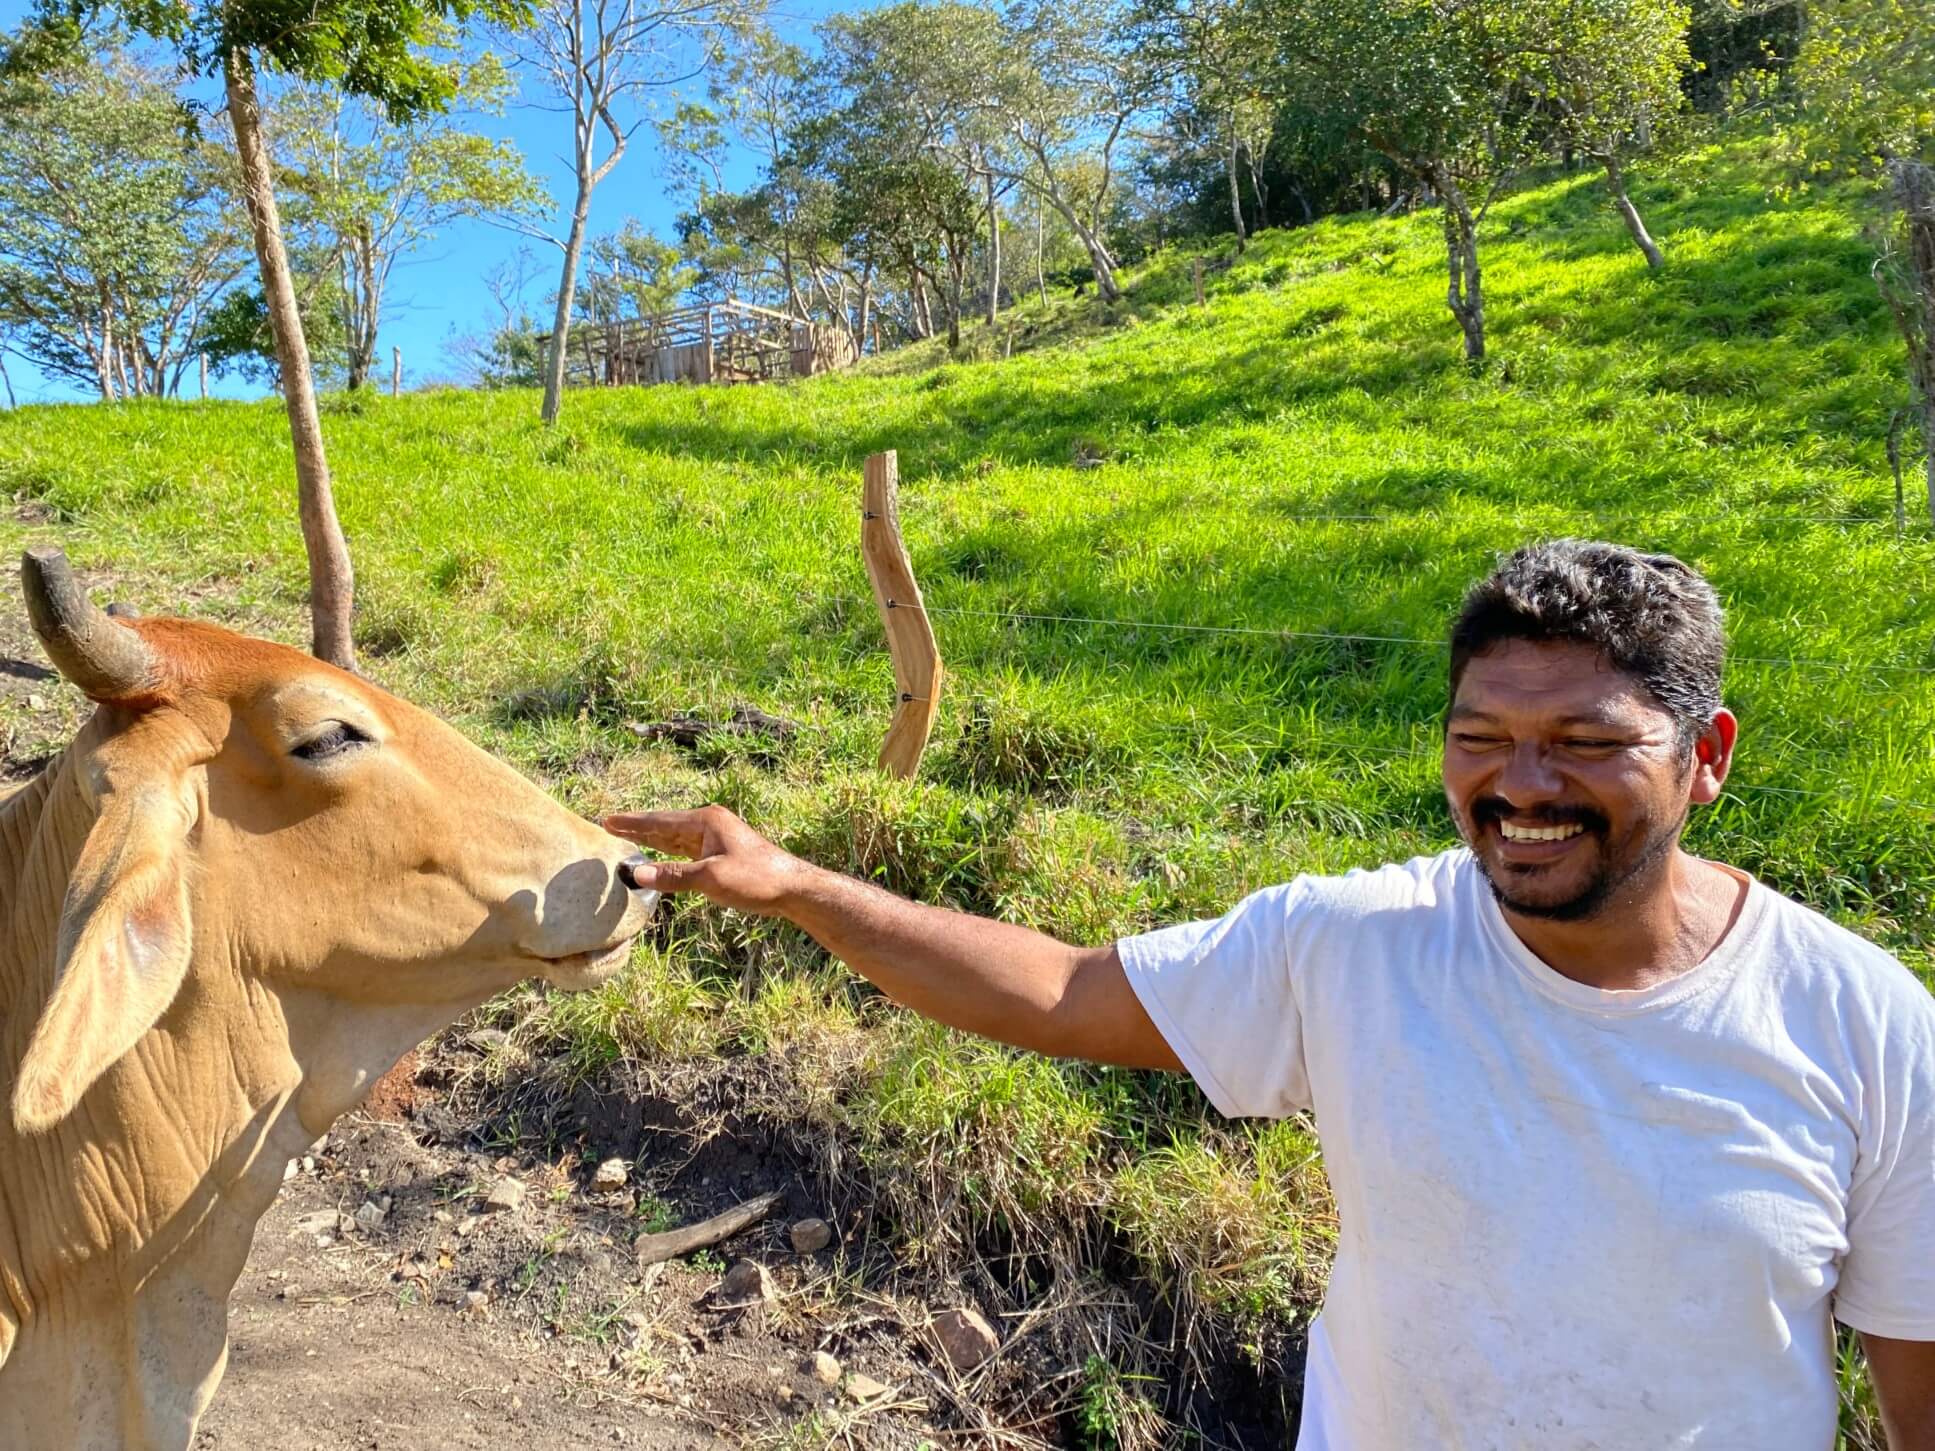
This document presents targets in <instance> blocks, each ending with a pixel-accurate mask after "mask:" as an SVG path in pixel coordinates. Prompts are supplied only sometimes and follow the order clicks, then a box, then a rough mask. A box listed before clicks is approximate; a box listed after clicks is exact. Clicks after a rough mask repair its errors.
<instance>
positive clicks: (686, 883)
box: [631, 857, 714, 892]
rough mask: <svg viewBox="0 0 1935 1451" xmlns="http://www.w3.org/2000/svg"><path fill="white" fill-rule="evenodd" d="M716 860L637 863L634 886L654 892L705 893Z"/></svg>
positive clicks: (632, 876) (632, 875) (710, 858)
mask: <svg viewBox="0 0 1935 1451" xmlns="http://www.w3.org/2000/svg"><path fill="white" fill-rule="evenodd" d="M713 861H714V858H712V857H706V858H704V859H703V860H701V861H696V862H635V863H633V865H632V869H631V878H632V883H633V885H635V886H637V887H639V888H641V889H644V890H649V891H654V892H703V891H705V890H706V889H707V887H708V886H710V885H711V880H712V863H713Z"/></svg>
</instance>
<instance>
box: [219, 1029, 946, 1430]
mask: <svg viewBox="0 0 1935 1451" xmlns="http://www.w3.org/2000/svg"><path fill="white" fill-rule="evenodd" d="M457 1056H458V1057H459V1059H461V1057H462V1054H461V1053H459V1054H458V1055H457ZM460 1067H461V1063H460V1064H459V1068H460ZM452 1071H453V1068H452V1065H451V1063H450V1061H449V1056H448V1055H443V1056H440V1057H438V1058H436V1059H435V1060H434V1061H431V1062H428V1063H427V1064H426V1066H425V1068H424V1070H423V1076H425V1077H426V1078H429V1079H430V1080H431V1081H432V1082H434V1081H436V1080H437V1079H438V1078H439V1076H441V1075H448V1074H450V1073H451V1072H452ZM417 1094H418V1104H417V1111H416V1115H415V1117H414V1118H412V1119H411V1120H410V1121H408V1122H405V1123H400V1124H389V1123H382V1122H379V1121H377V1120H375V1119H373V1118H370V1117H369V1116H368V1115H367V1114H365V1113H361V1112H359V1113H358V1114H356V1115H353V1116H351V1117H350V1118H347V1119H345V1120H343V1121H342V1122H341V1123H339V1124H338V1126H337V1128H336V1130H335V1131H333V1132H332V1133H331V1134H330V1135H329V1136H328V1138H327V1140H326V1141H325V1143H324V1145H323V1147H322V1148H321V1149H320V1150H318V1151H317V1152H316V1153H314V1154H313V1155H312V1156H310V1158H309V1159H308V1160H307V1161H305V1162H302V1163H299V1164H298V1165H297V1166H296V1168H295V1170H294V1171H293V1173H292V1177H291V1178H290V1180H289V1181H288V1183H287V1184H286V1186H285V1188H284V1191H283V1194H282V1196H281V1197H280V1198H279V1200H278V1201H277V1203H276V1204H275V1206H274V1207H273V1208H272V1209H271V1211H270V1213H269V1214H268V1215H267V1216H266V1217H265V1219H264V1220H263V1221H262V1224H261V1226H260V1228H259V1230H258V1232H257V1236H256V1244H255V1249H254V1252H253V1253H252V1255H251V1256H250V1260H249V1264H248V1267H247V1269H246V1270H245V1271H244V1273H243V1277H242V1280H241V1281H240V1283H239V1284H238V1285H237V1287H236V1291H235V1294H234V1296H233V1297H232V1299H231V1302H230V1311H229V1321H230V1334H231V1337H232V1341H233V1348H232V1352H231V1358H230V1362H229V1370H228V1374H227V1377H226V1379H225V1380H224V1383H223V1385H222V1388H221V1390H220V1392H219V1393H218V1395H217V1397H216V1401H215V1404H214V1406H213V1407H212V1408H211V1410H210V1413H209V1415H208V1416H207V1418H206V1419H205V1421H204V1423H203V1429H202V1432H201V1434H200V1437H199V1439H198V1442H197V1445H198V1446H199V1447H202V1448H230V1451H243V1448H249V1451H255V1448H257V1447H261V1446H267V1445H273V1446H275V1447H277V1448H278V1451H308V1448H315V1451H322V1448H324V1447H328V1448H331V1451H334V1448H339V1447H349V1446H355V1447H365V1446H367V1447H384V1448H388V1447H399V1448H401V1447H417V1446H427V1445H447V1446H453V1447H472V1446H475V1447H485V1446H489V1447H493V1448H495V1447H500V1446H503V1445H505V1444H508V1443H509V1441H510V1440H511V1439H513V1438H529V1439H530V1440H531V1442H532V1444H542V1445H549V1446H563V1447H579V1446H585V1447H589V1446H610V1445H635V1446H647V1447H657V1448H684V1447H694V1448H710V1447H715V1446H744V1445H781V1444H784V1445H789V1446H798V1447H800V1448H801V1451H807V1448H815V1447H821V1446H835V1445H840V1446H852V1447H865V1448H880V1451H915V1448H917V1447H920V1446H922V1445H923V1444H924V1443H925V1444H932V1443H934V1442H935V1440H936V1438H937V1437H939V1436H941V1435H943V1434H947V1435H948V1437H949V1439H952V1440H956V1441H957V1442H958V1439H959V1428H960V1424H961V1415H960V1413H959V1411H958V1410H956V1409H955V1408H954V1407H953V1406H952V1405H951V1403H950V1396H951V1395H952V1394H955V1392H953V1391H952V1390H951V1388H950V1382H951V1381H952V1380H953V1377H952V1376H951V1375H950V1374H948V1373H946V1372H944V1371H943V1370H941V1369H939V1368H937V1364H936V1356H935V1354H934V1352H933V1350H932V1347H931V1346H930V1345H929V1344H928V1342H927V1340H926V1338H925V1333H926V1323H927V1317H926V1312H925V1309H924V1307H923V1306H921V1305H918V1304H907V1303H901V1302H897V1301H895V1300H894V1299H893V1298H891V1297H889V1296H882V1295H878V1294H872V1293H868V1292H866V1291H864V1290H861V1289H859V1288H858V1287H857V1283H856V1281H857V1279H858V1278H860V1277H859V1276H858V1274H857V1269H856V1266H857V1261H856V1259H855V1255H854V1247H855V1245H856V1244H864V1243H865V1234H864V1226H859V1225H856V1224H854V1223H853V1222H851V1220H849V1221H847V1222H837V1221H836V1229H837V1231H838V1232H837V1233H836V1237H835V1241H834V1243H833V1244H831V1245H830V1246H828V1247H827V1248H826V1249H825V1250H822V1251H820V1252H818V1253H815V1254H804V1255H803V1254H798V1253H795V1252H794V1250H793V1248H792V1246H791V1243H790V1241H789V1236H788V1230H789V1226H790V1224H791V1223H792V1222H794V1221H796V1220H798V1219H801V1218H804V1217H807V1216H809V1215H818V1216H823V1217H825V1218H828V1219H833V1218H834V1216H833V1214H832V1212H831V1211H830V1210H828V1209H827V1208H826V1207H825V1206H823V1205H821V1204H820V1203H819V1202H818V1201H817V1199H816V1197H815V1195H814V1194H813V1193H812V1192H811V1190H810V1188H809V1187H808V1186H807V1184H806V1183H805V1182H804V1181H803V1179H802V1178H801V1177H800V1175H799V1174H798V1172H797V1169H798V1166H797V1165H795V1164H793V1163H791V1162H790V1161H788V1159H787V1158H786V1156H784V1155H778V1156H774V1155H771V1154H768V1153H765V1152H762V1151H761V1150H760V1149H759V1148H758V1146H756V1145H754V1144H751V1143H750V1142H748V1141H745V1140H741V1139H737V1138H734V1137H732V1136H726V1137H723V1138H720V1139H717V1140H714V1141H712V1142H707V1143H701V1144H695V1143H692V1142H691V1141H690V1140H689V1139H685V1138H683V1137H682V1133H681V1129H682V1127H683V1126H684V1125H683V1124H682V1122H681V1120H682V1115H681V1114H680V1113H679V1112H678V1111H677V1108H676V1106H674V1105H666V1104H657V1105H650V1106H641V1108H640V1110H638V1111H626V1110H617V1111H611V1110H609V1108H608V1104H609V1100H606V1101H604V1102H605V1104H606V1106H607V1107H606V1109H605V1111H603V1112H602V1114H600V1112H599V1110H598V1108H597V1106H595V1105H594V1103H593V1102H592V1100H591V1099H590V1098H587V1100H586V1101H585V1103H584V1104H583V1105H582V1107H584V1108H585V1109H586V1110H587V1111H588V1116H587V1117H586V1118H585V1124H586V1127H585V1129H584V1130H583V1133H584V1134H585V1139H584V1142H582V1143H577V1142H571V1143H566V1142H559V1141H558V1140H557V1139H556V1138H555V1137H552V1138H551V1140H550V1142H548V1143H545V1142H542V1141H538V1140H527V1141H521V1142H506V1141H502V1140H499V1141H492V1140H491V1139H490V1138H489V1135H490V1134H491V1133H492V1132H493V1131H494V1130H493V1126H489V1125H486V1126H484V1127H483V1129H482V1130H481V1131H478V1130H477V1128H476V1126H474V1125H470V1124H467V1123H464V1122H463V1121H461V1120H459V1119H458V1118H457V1117H456V1116H455V1115H453V1114H452V1113H451V1112H450V1110H449V1108H448V1106H447V1105H446V1103H445V1102H444V1100H443V1095H441V1094H440V1093H438V1092H436V1091H434V1090H431V1089H426V1088H423V1087H421V1086H419V1088H418V1089H417ZM654 1120H656V1122H654ZM502 1127H503V1126H502V1125H498V1126H495V1131H498V1132H501V1130H502ZM594 1138H598V1139H603V1140H604V1142H602V1143H599V1144H598V1145H597V1148H596V1150H595V1151H594V1150H593V1149H592V1147H591V1145H592V1141H593V1139H594ZM628 1143H629V1144H631V1145H633V1146H634V1147H633V1149H632V1151H631V1153H630V1154H629V1155H627V1154H625V1153H624V1145H626V1144H628ZM606 1150H610V1151H611V1152H610V1153H606V1152H605V1151H606ZM611 1157H623V1158H624V1159H625V1163H626V1170H627V1182H626V1184H625V1185H623V1186H622V1187H618V1188H611V1189H605V1190H597V1189H594V1188H593V1187H592V1185H593V1182H594V1175H595V1172H596V1168H597V1163H598V1162H604V1161H605V1160H607V1159H609V1158H611ZM594 1161H596V1162H594ZM505 1181H509V1182H511V1183H514V1184H516V1185H517V1186H519V1187H520V1188H521V1190H522V1194H521V1202H520V1203H518V1204H517V1206H516V1207H515V1208H511V1209H506V1210H499V1211H491V1210H488V1209H487V1208H486V1207H485V1206H486V1200H487V1197H488V1196H489V1195H490V1194H491V1192H492V1190H493V1189H495V1188H496V1187H497V1186H498V1185H499V1184H501V1183H503V1182H505ZM773 1190H777V1191H778V1192H779V1193H780V1194H781V1196H782V1198H781V1204H780V1207H779V1210H778V1211H777V1212H776V1213H774V1214H773V1215H772V1216H771V1217H769V1218H768V1219H767V1220H765V1221H764V1222H762V1223H760V1224H758V1225H755V1226H754V1227H753V1228H751V1229H749V1230H747V1231H746V1232H744V1233H742V1234H740V1235H739V1236H737V1237H736V1238H734V1239H732V1240H729V1241H727V1242H725V1243H723V1244H721V1245H719V1246H718V1247H717V1248H716V1249H711V1250H706V1251H702V1252H700V1253H698V1254H695V1255H692V1256H690V1257H689V1258H688V1259H686V1260H685V1261H681V1262H673V1263H670V1264H663V1265H657V1266H649V1267H645V1268H643V1269H640V1268H639V1267H637V1266H636V1265H635V1264H634V1262H633V1256H632V1253H631V1242H632V1240H633V1238H634V1237H636V1236H637V1235H638V1234H640V1233H642V1232H646V1231H647V1230H654V1229H661V1228H664V1227H666V1226H667V1225H668V1224H681V1223H686V1222H689V1221H691V1220H693V1219H698V1218H701V1217H704V1215H705V1214H706V1213H707V1212H710V1211H711V1210H712V1209H714V1208H717V1207H721V1206H725V1205H729V1204H733V1203H738V1202H742V1201H743V1200H744V1199H746V1198H749V1197H751V1196H752V1195H754V1194H757V1193H761V1192H768V1191H773ZM359 1215H360V1218H359V1217H358V1216H359ZM742 1259H751V1260H754V1261H756V1262H758V1263H759V1264H762V1265H764V1266H765V1267H766V1269H767V1271H768V1273H769V1275H770V1277H771V1282H772V1290H773V1294H772V1297H771V1299H770V1300H765V1301H760V1302H756V1303H753V1304H750V1305H735V1304H730V1303H727V1302H726V1301H725V1300H724V1299H723V1298H722V1295H721V1282H722V1280H723V1278H724V1275H725V1271H726V1269H727V1267H728V1266H729V1265H731V1264H733V1263H734V1262H736V1261H739V1260H742ZM816 1351H818V1352H825V1353H827V1354H830V1355H832V1356H834V1357H835V1358H837V1359H838V1360H839V1362H840V1365H841V1370H842V1372H843V1375H844V1379H843V1380H842V1381H841V1382H840V1383H837V1384H828V1383H826V1382H825V1381H823V1380H822V1379H820V1378H819V1377H817V1376H816V1375H815V1374H814V1373H813V1369H812V1357H813V1355H814V1352H816Z"/></svg>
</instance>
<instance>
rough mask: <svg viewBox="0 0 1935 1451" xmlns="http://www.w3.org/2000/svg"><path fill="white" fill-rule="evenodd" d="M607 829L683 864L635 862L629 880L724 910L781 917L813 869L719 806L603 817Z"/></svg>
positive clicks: (615, 834) (614, 834) (613, 833)
mask: <svg viewBox="0 0 1935 1451" xmlns="http://www.w3.org/2000/svg"><path fill="white" fill-rule="evenodd" d="M604 827H605V830H606V831H609V832H610V833H611V834H612V835H613V836H622V837H624V838H625V840H627V841H635V842H638V843H639V844H640V845H642V846H649V847H650V848H651V849H652V850H653V851H658V852H664V853H666V854H667V855H669V856H679V857H686V858H688V860H686V861H682V862H663V861H661V862H652V861H648V862H644V863H634V864H633V865H632V868H631V877H632V880H633V881H634V882H635V883H636V884H637V885H639V886H641V887H650V888H653V889H654V890H657V891H660V892H700V893H703V894H704V895H705V896H707V897H710V898H711V899H712V900H713V901H715V902H717V903H718V904H719V905H720V906H722V907H736V908H738V909H739V910H740V911H742V912H755V913H758V914H759V915H760V916H764V917H776V916H780V915H782V914H783V912H784V910H785V903H786V900H787V898H788V896H789V895H790V894H792V893H796V892H797V891H798V890H799V889H800V887H801V885H802V879H803V878H804V877H805V875H806V874H807V873H808V872H809V871H810V870H811V868H809V867H808V866H807V864H806V863H805V862H803V861H801V860H800V859H799V858H798V857H796V856H793V855H792V854H791V853H789V852H784V851H781V850H780V849H779V848H778V847H776V846H774V845H773V844H772V843H771V842H770V841H768V840H766V838H765V837H763V836H761V835H760V834H759V833H758V832H756V831H754V830H753V829H752V828H751V827H750V826H748V825H746V823H745V822H743V821H741V820H740V819H739V818H738V817H737V816H734V815H733V814H732V813H731V812H730V811H728V810H726V808H725V807H723V806H706V807H701V808H700V809H699V810H697V811H639V812H632V813H625V814H621V815H618V816H607V817H606V818H605V821H604Z"/></svg>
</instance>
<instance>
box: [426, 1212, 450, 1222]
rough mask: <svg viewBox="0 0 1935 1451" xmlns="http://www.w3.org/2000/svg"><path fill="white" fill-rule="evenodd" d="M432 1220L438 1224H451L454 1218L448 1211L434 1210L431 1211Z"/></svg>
mask: <svg viewBox="0 0 1935 1451" xmlns="http://www.w3.org/2000/svg"><path fill="white" fill-rule="evenodd" d="M430 1218H431V1219H432V1220H433V1221H435V1222H436V1223H438V1224H449V1223H450V1222H451V1220H452V1219H453V1218H454V1216H453V1215H452V1214H451V1213H450V1211H449V1210H448V1209H433V1210H431V1211H430Z"/></svg>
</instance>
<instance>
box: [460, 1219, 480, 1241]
mask: <svg viewBox="0 0 1935 1451" xmlns="http://www.w3.org/2000/svg"><path fill="white" fill-rule="evenodd" d="M476 1227H477V1216H476V1215H474V1214H466V1215H465V1216H464V1217H463V1218H462V1219H460V1220H458V1221H457V1236H458V1238H460V1239H461V1238H463V1237H465V1236H466V1235H468V1234H469V1233H470V1232H471V1231H472V1230H473V1229H475V1228H476Z"/></svg>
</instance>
